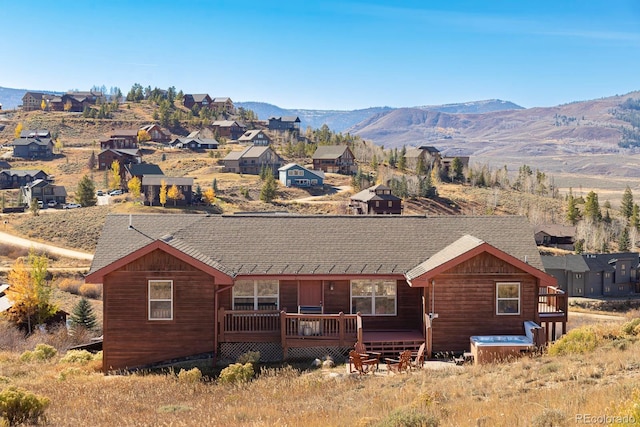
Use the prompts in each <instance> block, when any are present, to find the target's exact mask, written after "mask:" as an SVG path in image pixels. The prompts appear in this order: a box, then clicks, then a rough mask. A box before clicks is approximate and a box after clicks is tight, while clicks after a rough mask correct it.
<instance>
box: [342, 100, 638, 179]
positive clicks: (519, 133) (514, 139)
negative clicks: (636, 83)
mask: <svg viewBox="0 0 640 427" xmlns="http://www.w3.org/2000/svg"><path fill="white" fill-rule="evenodd" d="M629 99H633V100H636V101H633V102H630V101H628V100H629ZM638 99H640V92H631V93H628V94H625V95H616V96H612V97H607V98H601V99H597V100H589V101H581V102H572V103H570V104H564V105H559V106H555V107H548V108H528V109H509V110H504V111H491V112H486V113H465V114H452V113H448V112H441V111H436V110H435V109H431V108H430V107H424V108H422V107H421V108H398V109H394V110H392V111H387V112H382V113H379V114H376V115H375V116H372V117H370V118H368V119H367V120H364V121H362V122H361V123H358V124H357V125H355V126H352V127H351V128H349V129H346V132H349V133H351V134H355V135H359V136H361V137H362V138H364V139H365V140H369V141H372V142H374V143H375V144H378V145H382V146H384V147H385V148H393V147H402V146H403V145H406V146H417V145H421V144H427V145H432V146H434V147H436V148H437V149H439V150H440V151H441V152H444V153H446V154H447V155H468V156H472V160H473V161H475V162H482V163H487V164H489V165H494V166H498V167H501V166H502V165H505V164H508V165H509V166H510V169H511V170H513V167H515V169H516V170H517V168H518V165H520V166H521V165H522V164H523V163H527V162H530V164H540V162H544V166H545V170H548V171H550V172H555V173H560V172H567V173H577V172H580V173H586V174H593V175H608V174H611V173H612V170H613V169H614V168H615V169H616V171H615V174H616V175H618V176H640V171H639V170H638V169H639V168H638V167H637V161H630V160H629V157H628V156H629V155H630V154H635V152H636V151H637V148H634V146H635V147H638V146H640V138H639V135H640V133H639V132H640V101H637V100H638ZM426 108H429V109H426ZM625 141H627V142H625ZM629 141H630V142H629ZM622 145H626V146H630V147H631V148H629V149H625V148H621V147H622ZM594 154H595V156H593V155H594ZM588 155H591V156H588Z"/></svg>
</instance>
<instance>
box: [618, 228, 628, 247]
mask: <svg viewBox="0 0 640 427" xmlns="http://www.w3.org/2000/svg"><path fill="white" fill-rule="evenodd" d="M630 248H631V239H630V237H629V227H625V228H624V229H623V230H622V233H620V238H619V239H618V251H619V252H628V251H629V249H630Z"/></svg>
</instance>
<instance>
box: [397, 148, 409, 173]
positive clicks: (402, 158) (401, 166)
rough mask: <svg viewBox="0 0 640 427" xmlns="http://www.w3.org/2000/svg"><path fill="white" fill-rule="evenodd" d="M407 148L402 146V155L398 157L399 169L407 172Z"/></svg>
mask: <svg viewBox="0 0 640 427" xmlns="http://www.w3.org/2000/svg"><path fill="white" fill-rule="evenodd" d="M406 156H407V147H406V146H404V145H403V146H402V150H400V155H399V157H398V169H400V170H401V171H403V170H405V169H406V167H407V157H406Z"/></svg>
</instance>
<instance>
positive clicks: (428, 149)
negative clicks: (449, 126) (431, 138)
mask: <svg viewBox="0 0 640 427" xmlns="http://www.w3.org/2000/svg"><path fill="white" fill-rule="evenodd" d="M404 158H405V159H406V161H407V167H408V168H410V169H415V168H416V166H417V165H418V159H421V160H422V162H423V164H424V166H425V168H427V169H430V168H431V167H433V166H434V165H438V166H439V165H440V162H441V156H440V151H439V150H438V149H437V148H435V147H432V146H430V145H421V146H419V147H417V148H408V149H407V152H406V154H405V156H404Z"/></svg>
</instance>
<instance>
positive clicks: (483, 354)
mask: <svg viewBox="0 0 640 427" xmlns="http://www.w3.org/2000/svg"><path fill="white" fill-rule="evenodd" d="M470 340H471V354H473V362H474V364H476V365H477V364H482V363H492V362H499V361H503V360H506V359H509V358H513V357H518V356H520V355H521V354H522V353H527V352H529V351H531V350H533V349H534V348H535V345H534V343H533V340H531V339H530V338H529V337H528V336H526V335H480V336H473V337H471V339H470Z"/></svg>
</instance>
